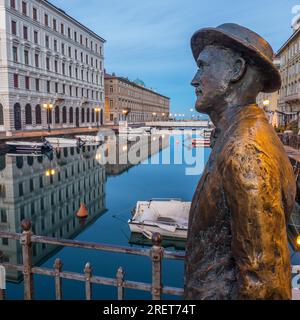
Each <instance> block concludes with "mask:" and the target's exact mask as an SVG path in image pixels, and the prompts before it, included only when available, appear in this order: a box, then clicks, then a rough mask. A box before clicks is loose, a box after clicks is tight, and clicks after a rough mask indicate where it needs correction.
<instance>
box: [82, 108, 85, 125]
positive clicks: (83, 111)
mask: <svg viewBox="0 0 300 320" xmlns="http://www.w3.org/2000/svg"><path fill="white" fill-rule="evenodd" d="M84 116H85V110H84V108H82V109H81V123H84V122H85V119H84V118H85V117H84Z"/></svg>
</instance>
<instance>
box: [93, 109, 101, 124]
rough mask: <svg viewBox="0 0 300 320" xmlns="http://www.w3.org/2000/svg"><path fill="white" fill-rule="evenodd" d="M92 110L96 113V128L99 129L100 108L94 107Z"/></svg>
mask: <svg viewBox="0 0 300 320" xmlns="http://www.w3.org/2000/svg"><path fill="white" fill-rule="evenodd" d="M94 110H95V112H96V114H97V117H98V121H97V128H99V127H100V124H99V122H100V112H101V108H100V107H96V108H95V109H94Z"/></svg>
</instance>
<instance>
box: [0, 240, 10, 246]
mask: <svg viewBox="0 0 300 320" xmlns="http://www.w3.org/2000/svg"><path fill="white" fill-rule="evenodd" d="M2 244H3V245H4V246H8V244H9V242H8V239H7V238H2Z"/></svg>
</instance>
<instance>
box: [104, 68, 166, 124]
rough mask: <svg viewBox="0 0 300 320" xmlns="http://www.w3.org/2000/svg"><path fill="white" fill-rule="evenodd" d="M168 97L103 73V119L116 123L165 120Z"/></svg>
mask: <svg viewBox="0 0 300 320" xmlns="http://www.w3.org/2000/svg"><path fill="white" fill-rule="evenodd" d="M169 112H170V98H168V97H166V96H163V95H161V94H159V93H157V92H155V91H154V90H151V89H148V88H146V86H145V85H144V83H143V82H142V81H140V80H137V81H135V82H133V81H130V80H128V79H127V78H123V77H118V76H116V75H115V74H112V75H110V74H105V121H106V122H111V123H118V122H119V121H123V120H127V121H128V122H131V123H135V122H145V121H152V120H167V119H168V118H169Z"/></svg>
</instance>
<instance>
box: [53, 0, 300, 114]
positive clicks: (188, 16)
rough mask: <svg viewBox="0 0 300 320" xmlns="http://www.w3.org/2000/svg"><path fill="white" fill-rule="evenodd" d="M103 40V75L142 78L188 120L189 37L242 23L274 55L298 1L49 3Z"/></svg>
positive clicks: (288, 29) (288, 32)
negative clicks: (113, 74) (257, 36)
mask: <svg viewBox="0 0 300 320" xmlns="http://www.w3.org/2000/svg"><path fill="white" fill-rule="evenodd" d="M50 2H52V3H53V4H54V5H56V6H58V7H60V8H62V9H63V10H65V11H66V12H67V13H68V14H70V15H71V16H73V17H75V18H76V19H77V20H79V21H80V22H82V23H83V24H84V25H86V26H87V27H89V28H90V29H92V30H93V31H95V32H96V33H97V34H99V35H100V36H102V37H103V38H105V39H106V40H107V43H106V44H105V68H106V70H107V72H109V73H112V72H115V73H116V74H117V75H120V76H124V77H128V78H129V79H131V80H135V79H136V78H140V79H141V80H143V81H144V82H145V84H146V86H147V87H152V88H154V89H155V90H157V91H158V92H160V93H161V94H164V95H166V96H168V97H170V98H171V112H173V113H176V112H177V113H185V114H186V115H188V114H189V115H190V111H189V110H190V109H191V108H192V107H193V105H194V101H195V96H194V90H193V88H192V87H191V86H190V82H191V79H192V78H193V75H194V73H195V71H196V65H195V62H194V61H193V57H192V54H191V50H190V38H191V36H192V34H193V33H194V32H195V31H196V30H198V29H200V28H202V27H215V26H218V25H220V24H222V23H225V22H235V23H239V24H242V25H244V26H246V27H248V28H250V29H253V30H254V31H256V32H257V33H259V34H261V35H262V36H263V37H265V38H266V39H267V40H268V41H269V42H270V43H271V45H272V46H273V48H274V50H275V51H277V50H278V49H279V48H280V47H281V45H282V44H283V43H284V42H285V41H286V40H287V39H288V37H289V36H290V35H291V32H292V31H291V27H290V26H291V21H292V18H293V17H294V16H295V15H293V14H292V8H293V7H294V6H295V5H300V0H298V2H296V0H260V1H258V0H207V1H204V0H150V1H146V0H106V1H103V0H85V1H84V0H50Z"/></svg>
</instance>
